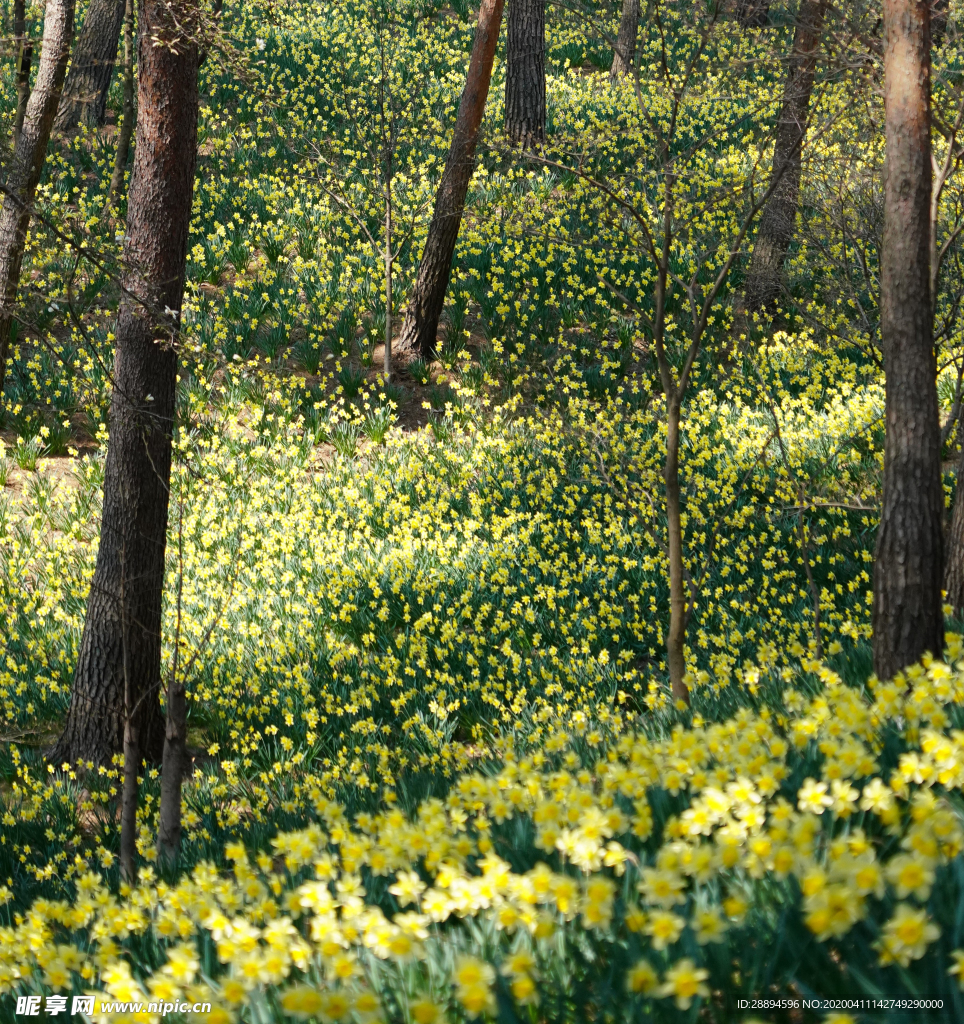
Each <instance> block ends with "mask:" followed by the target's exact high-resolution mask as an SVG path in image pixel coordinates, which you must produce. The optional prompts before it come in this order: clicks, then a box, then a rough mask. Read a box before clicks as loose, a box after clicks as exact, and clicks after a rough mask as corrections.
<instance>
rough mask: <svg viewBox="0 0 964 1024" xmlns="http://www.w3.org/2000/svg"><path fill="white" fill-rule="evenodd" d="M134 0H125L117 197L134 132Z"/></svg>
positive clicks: (113, 181)
mask: <svg viewBox="0 0 964 1024" xmlns="http://www.w3.org/2000/svg"><path fill="white" fill-rule="evenodd" d="M133 33H134V0H125V11H124V108H123V112H122V115H121V116H122V120H121V126H120V132H119V133H118V135H117V149H116V151H115V153H114V172H113V174H112V175H111V179H110V192H111V195H112V196H114V197H117V196H119V195H120V194H121V191H122V190H123V188H124V174H125V172H126V171H127V155H128V153H129V152H130V148H131V136H132V135H133V134H134V118H135V116H136V115H135V112H134V47H133Z"/></svg>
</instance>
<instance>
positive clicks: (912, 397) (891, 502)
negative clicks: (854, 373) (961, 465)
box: [873, 0, 944, 679]
mask: <svg viewBox="0 0 964 1024" xmlns="http://www.w3.org/2000/svg"><path fill="white" fill-rule="evenodd" d="M883 13H884V18H883V21H884V25H883V27H884V111H885V124H886V128H885V150H884V237H883V247H882V251H881V258H880V306H881V316H880V335H881V346H882V348H883V355H884V369H885V371H886V399H885V422H886V434H885V444H884V487H883V491H884V493H883V502H882V507H881V513H880V526H879V528H878V533H877V562H876V566H875V570H874V603H873V626H874V670H875V671H876V673H877V675H878V676H879V677H880V678H881V679H888V678H890V677H891V676H893V675H894V674H895V673H897V672H899V671H900V670H901V669H903V668H905V667H906V666H907V665H910V664H912V663H913V662H916V661H917V660H918V659H919V658H920V657H921V655H922V654H924V652H925V651H930V652H931V653H933V654H935V655H937V656H940V654H941V652H942V649H943V644H944V618H943V609H942V599H941V568H942V537H941V512H942V509H943V504H944V502H943V488H942V484H941V452H940V448H941V445H940V423H939V419H938V411H937V404H938V403H937V383H936V378H937V368H936V361H935V357H934V344H933V336H932V335H933V311H932V307H931V299H930V258H929V257H930V200H931V174H932V171H931V144H930V25H929V22H930V7H929V0H883Z"/></svg>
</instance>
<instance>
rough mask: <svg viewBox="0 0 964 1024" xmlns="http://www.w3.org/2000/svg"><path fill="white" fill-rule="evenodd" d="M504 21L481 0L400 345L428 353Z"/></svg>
mask: <svg viewBox="0 0 964 1024" xmlns="http://www.w3.org/2000/svg"><path fill="white" fill-rule="evenodd" d="M501 24H502V0H482V6H481V7H480V8H479V22H478V26H477V28H476V30H475V40H474V42H473V43H472V56H471V58H470V60H469V70H468V74H467V75H466V80H465V90H464V91H463V93H462V99H461V102H460V103H459V112H458V116H457V117H456V120H455V131H454V133H453V135H452V145H451V146H450V148H449V155H448V158H447V159H446V161H445V170H444V171H443V173H442V180H441V182H440V183H439V187H438V192H437V193H436V195H435V209H434V210H433V212H432V222H431V224H430V225H429V229H428V237H427V238H426V239H425V248H424V250H423V251H422V261H421V263H419V267H418V277H417V278H416V280H415V287H414V288H413V289H412V297H411V299H410V301H409V304H408V309H407V310H406V313H405V320H404V322H403V323H402V330H401V332H400V333H399V336H398V341H397V345H396V351H401V352H418V353H419V354H420V355H421V356H422V357H423V358H426V359H430V358H432V357H433V356H434V354H435V343H436V335H437V333H438V322H439V317H440V316H441V315H442V306H443V304H444V302H445V292H446V289H447V288H448V283H449V275H450V273H451V271H452V257H453V255H454V254H455V242H456V239H457V238H458V234H459V225H460V224H461V223H462V211H463V209H464V208H465V196H466V193H467V192H468V189H469V181H470V180H471V178H472V172H473V170H474V169H475V147H476V143H477V142H478V139H479V129H480V127H481V125H482V115H483V113H484V112H485V101H486V97H487V96H488V94H489V81H490V79H491V77H492V61H493V59H494V57H495V47H496V43H497V42H498V39H499V28H500V26H501Z"/></svg>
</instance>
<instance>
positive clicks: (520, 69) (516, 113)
mask: <svg viewBox="0 0 964 1024" xmlns="http://www.w3.org/2000/svg"><path fill="white" fill-rule="evenodd" d="M630 2H632V0H630ZM505 130H506V134H507V135H508V136H509V140H510V142H511V143H512V144H513V145H514V146H521V147H522V148H523V149H534V148H535V147H537V146H541V145H542V144H543V143H544V142H545V141H546V4H545V0H510V2H509V25H508V32H507V39H506V68H505Z"/></svg>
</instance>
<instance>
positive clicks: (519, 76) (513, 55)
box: [505, 0, 546, 149]
mask: <svg viewBox="0 0 964 1024" xmlns="http://www.w3.org/2000/svg"><path fill="white" fill-rule="evenodd" d="M505 130H506V134H507V135H508V136H509V140H510V142H512V144H513V145H514V146H521V147H522V148H523V149H533V148H535V147H536V146H541V145H542V143H544V142H545V141H546V4H545V0H509V25H508V32H507V39H506V68H505Z"/></svg>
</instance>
